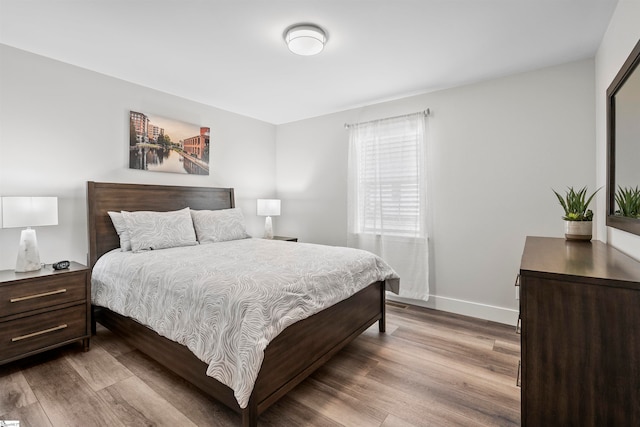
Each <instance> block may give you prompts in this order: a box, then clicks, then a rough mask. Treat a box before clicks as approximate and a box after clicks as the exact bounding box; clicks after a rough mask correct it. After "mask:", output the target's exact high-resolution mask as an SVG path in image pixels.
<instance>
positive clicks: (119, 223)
mask: <svg viewBox="0 0 640 427" xmlns="http://www.w3.org/2000/svg"><path fill="white" fill-rule="evenodd" d="M107 213H108V214H109V216H110V217H111V222H112V223H113V227H114V228H115V229H116V233H118V237H120V250H121V251H123V252H126V251H130V250H131V239H130V238H129V232H128V231H127V224H126V223H125V222H124V217H123V216H122V214H121V213H120V212H107Z"/></svg>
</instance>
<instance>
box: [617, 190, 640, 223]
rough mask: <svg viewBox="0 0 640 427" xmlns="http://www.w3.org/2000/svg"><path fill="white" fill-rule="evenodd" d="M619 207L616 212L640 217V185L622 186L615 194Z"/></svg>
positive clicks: (631, 216) (626, 215) (629, 216)
mask: <svg viewBox="0 0 640 427" xmlns="http://www.w3.org/2000/svg"><path fill="white" fill-rule="evenodd" d="M614 198H615V200H616V204H617V205H618V209H617V210H616V212H615V214H616V215H620V216H625V217H627V218H637V219H640V187H638V186H637V185H636V188H633V187H624V188H623V187H620V186H618V191H616V194H615V196H614Z"/></svg>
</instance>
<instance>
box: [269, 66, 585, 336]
mask: <svg viewBox="0 0 640 427" xmlns="http://www.w3.org/2000/svg"><path fill="white" fill-rule="evenodd" d="M593 88H594V64H593V61H592V60H585V61H580V62H575V63H570V64H566V65H562V66H557V67H552V68H546V69H542V70H538V71H533V72H529V73H525V74H518V75H514V76H509V77H504V78H500V79H495V80H491V81H486V82H482V83H477V84H473V85H469V86H464V87H458V88H454V89H448V90H443V91H439V92H434V93H430V94H425V95H420V96H415V97H410V98H405V99H400V100H397V101H392V102H386V103H382V104H377V105H372V106H367V107H364V108H360V109H354V110H349V111H345V112H341V113H336V114H331V115H327V116H322V117H318V118H313V119H309V120H303V121H299V122H295V123H289V124H285V125H280V126H278V129H277V148H276V159H277V160H276V164H277V167H276V185H277V189H278V196H279V197H280V198H281V199H282V216H281V217H279V218H278V224H277V225H276V233H278V234H284V235H293V236H298V237H299V238H300V240H301V241H305V242H315V243H324V244H333V245H345V244H346V227H347V225H346V223H347V190H346V189H347V186H346V181H347V147H348V132H347V131H346V130H345V129H344V124H345V123H353V122H359V121H365V120H371V119H375V118H382V117H389V116H395V115H399V114H405V113H411V112H416V111H421V110H423V109H425V108H427V107H428V108H430V109H431V112H432V115H431V117H430V118H429V128H430V130H429V136H430V141H431V147H430V149H431V158H430V159H429V162H430V168H431V174H432V178H433V181H432V183H433V188H432V193H431V195H430V200H431V203H432V204H433V205H432V206H433V209H434V216H433V224H434V230H433V232H432V236H431V238H432V242H433V247H434V256H435V263H434V265H433V266H432V268H433V269H434V275H435V280H433V281H432V283H431V285H430V287H431V294H432V297H431V298H430V301H429V302H428V303H427V304H426V305H427V306H430V307H435V308H441V309H444V310H448V311H454V312H459V313H463V314H468V315H472V316H477V317H483V318H487V319H492V320H497V321H501V322H505V323H514V322H515V319H516V309H517V302H516V300H515V290H514V288H513V283H514V280H515V276H516V274H517V272H518V269H519V264H520V257H521V253H522V248H523V245H524V239H525V236H526V235H541V236H557V237H561V236H562V235H563V231H562V227H563V224H562V220H561V216H562V211H561V208H560V206H559V205H558V203H557V200H556V199H555V196H554V195H553V193H552V192H551V188H555V189H557V190H563V189H564V188H565V187H566V186H584V185H588V186H589V188H590V189H594V188H595V187H594V182H595V177H594V170H595V153H594V149H593V147H594V141H595V129H594V125H593V117H594V114H595V112H594V111H595V110H594V91H593Z"/></svg>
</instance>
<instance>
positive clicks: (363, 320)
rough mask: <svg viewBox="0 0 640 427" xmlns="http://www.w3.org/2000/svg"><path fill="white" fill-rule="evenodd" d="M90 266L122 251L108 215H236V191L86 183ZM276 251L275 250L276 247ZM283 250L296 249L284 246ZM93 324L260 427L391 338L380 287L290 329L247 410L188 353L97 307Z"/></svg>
mask: <svg viewBox="0 0 640 427" xmlns="http://www.w3.org/2000/svg"><path fill="white" fill-rule="evenodd" d="M87 203H88V228H89V264H90V267H91V268H92V269H93V267H94V266H95V264H96V262H97V261H98V259H99V258H100V257H101V256H102V255H104V254H106V253H108V252H110V251H112V250H113V249H116V248H118V247H119V246H120V240H119V237H118V234H117V233H116V231H115V229H114V226H113V224H112V221H111V218H110V217H109V215H108V214H107V212H109V211H141V210H148V211H159V212H165V211H175V210H179V209H183V208H185V207H190V208H191V209H194V210H219V209H229V208H233V207H235V202H234V191H233V189H232V188H207V187H181V186H163V185H140V184H118V183H99V182H88V184H87ZM274 243H275V242H274ZM281 243H283V244H285V245H293V244H295V243H287V242H281ZM92 311H93V317H92V319H93V326H94V331H95V322H99V323H101V324H102V325H103V326H105V327H106V328H108V329H109V330H111V331H113V332H114V333H116V334H118V335H119V336H121V337H123V338H124V339H125V340H127V341H128V342H129V343H131V344H132V345H133V346H134V347H136V348H137V349H139V350H140V351H142V352H143V353H145V354H147V355H148V356H150V357H151V358H153V359H155V360H156V361H157V362H159V363H160V364H162V365H164V366H165V367H166V368H168V369H170V370H171V371H173V372H175V373H176V374H178V375H179V376H181V377H183V378H184V379H186V380H187V381H189V382H190V383H192V384H194V385H195V386H197V387H198V388H200V389H201V390H202V391H204V392H205V393H207V394H208V395H210V396H212V397H213V398H214V399H216V400H218V401H219V402H221V403H223V404H225V405H226V406H228V407H230V408H231V409H233V410H234V411H236V412H237V413H239V414H240V415H241V418H242V425H243V426H256V425H257V422H258V417H259V415H260V414H261V413H262V412H264V411H265V410H266V409H267V408H268V407H269V406H270V405H272V404H273V403H275V402H276V401H277V400H278V399H280V398H281V397H282V396H284V395H285V394H286V393H287V392H288V391H289V390H291V389H292V388H293V387H295V386H296V385H297V384H299V383H300V382H301V381H303V380H304V379H305V378H306V377H308V376H309V375H310V374H311V373H312V372H313V371H314V370H316V369H317V368H319V367H320V366H322V365H323V364H324V363H325V362H326V361H327V360H329V359H330V358H331V356H333V355H334V354H335V353H336V352H338V351H339V350H340V349H341V348H343V347H344V346H345V345H347V344H348V343H349V342H351V341H352V340H353V339H355V338H356V337H357V336H358V335H360V334H361V333H362V332H363V331H364V330H366V329H367V328H369V327H370V326H371V325H373V324H375V323H376V322H378V328H379V330H380V332H384V331H385V283H384V282H383V281H375V282H373V283H371V284H369V285H367V286H366V287H364V288H363V289H361V290H359V291H358V292H356V293H355V294H353V295H352V296H350V297H348V298H346V299H344V300H342V301H340V302H338V303H336V304H334V305H332V306H330V307H328V308H326V309H324V310H322V311H320V312H318V313H317V314H314V315H312V316H311V317H307V318H305V319H304V320H300V321H298V322H296V323H293V324H291V325H290V326H288V327H286V328H285V329H284V330H283V331H282V332H280V333H279V334H278V335H277V336H276V337H275V338H274V339H273V340H272V341H271V342H270V343H269V344H268V345H267V347H266V349H265V350H264V359H263V361H262V364H261V367H260V369H259V372H258V374H257V377H256V379H255V383H254V386H253V389H252V392H251V394H250V397H249V398H248V403H247V404H246V406H245V407H241V406H240V405H239V403H238V400H237V399H236V397H235V396H234V391H233V390H232V389H231V388H230V387H229V386H227V385H225V384H223V383H222V382H219V381H217V380H216V379H214V378H212V377H210V376H208V375H206V372H207V368H208V365H207V364H206V363H204V362H202V361H201V360H200V359H199V358H198V357H196V356H195V355H194V354H193V353H192V352H191V351H190V350H189V349H188V348H187V347H186V346H184V345H182V344H179V343H177V342H174V341H172V340H170V339H167V338H165V337H163V336H161V335H159V334H158V333H156V332H154V331H153V330H151V329H150V328H148V327H146V326H144V325H142V324H141V323H139V322H137V321H135V320H133V319H131V318H129V317H127V316H123V315H121V314H118V313H116V312H115V311H112V310H109V309H107V308H105V307H100V306H93V307H92Z"/></svg>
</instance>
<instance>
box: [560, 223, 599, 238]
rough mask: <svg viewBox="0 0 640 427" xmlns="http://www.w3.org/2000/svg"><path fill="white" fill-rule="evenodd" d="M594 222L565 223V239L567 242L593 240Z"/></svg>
mask: <svg viewBox="0 0 640 427" xmlns="http://www.w3.org/2000/svg"><path fill="white" fill-rule="evenodd" d="M592 231H593V221H565V222H564V237H565V239H567V240H591V236H592Z"/></svg>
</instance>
